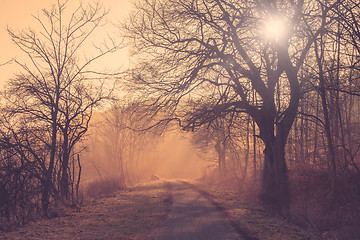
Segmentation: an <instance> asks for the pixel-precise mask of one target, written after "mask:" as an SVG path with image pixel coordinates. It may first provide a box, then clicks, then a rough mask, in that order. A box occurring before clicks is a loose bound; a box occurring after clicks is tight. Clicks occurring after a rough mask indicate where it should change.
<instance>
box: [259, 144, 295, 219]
mask: <svg viewBox="0 0 360 240" xmlns="http://www.w3.org/2000/svg"><path fill="white" fill-rule="evenodd" d="M288 184H289V183H288V169H287V166H286V161H285V144H284V142H282V141H280V142H279V138H274V140H273V141H272V142H267V143H265V150H264V169H263V176H262V192H261V199H262V200H263V201H264V202H265V203H267V204H269V205H270V206H271V207H272V208H275V209H277V210H279V211H281V212H283V213H285V214H287V211H288V207H289V186H288ZM284 211H285V212H284Z"/></svg>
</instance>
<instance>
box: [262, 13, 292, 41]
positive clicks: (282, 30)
mask: <svg viewBox="0 0 360 240" xmlns="http://www.w3.org/2000/svg"><path fill="white" fill-rule="evenodd" d="M264 27H265V29H264V30H265V38H266V39H267V40H269V41H275V42H280V41H282V40H284V38H285V36H286V33H287V27H286V23H285V21H284V19H282V18H280V17H271V18H269V20H268V21H266V22H265V25H264Z"/></svg>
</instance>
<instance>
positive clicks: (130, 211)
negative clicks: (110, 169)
mask: <svg viewBox="0 0 360 240" xmlns="http://www.w3.org/2000/svg"><path fill="white" fill-rule="evenodd" d="M169 186H171V187H169ZM179 224H180V225H179ZM216 234H220V236H218V235H216ZM225 236H226V237H225ZM211 237H213V238H211ZM0 239H34V240H35V239H124V240H127V239H129V240H146V239H148V240H149V239H159V240H160V239H161V240H166V239H187V240H188V239H299V240H300V239H316V237H315V236H313V235H311V234H309V233H307V232H306V231H304V230H302V229H301V228H299V227H296V226H294V225H292V224H289V223H288V222H286V220H284V219H281V218H278V217H276V216H272V215H271V214H269V213H267V212H266V211H265V210H264V209H262V208H261V207H259V206H252V205H249V204H247V203H244V202H241V201H240V200H238V199H237V198H236V195H234V194H232V193H229V192H225V191H217V190H214V189H212V188H209V187H206V186H203V185H200V184H197V183H191V184H190V183H186V182H182V181H180V182H179V181H178V182H175V183H174V182H172V183H165V182H162V181H155V182H152V183H147V184H142V185H138V186H135V187H132V188H130V189H128V190H126V191H121V192H118V193H116V194H114V195H113V196H110V197H107V198H102V199H99V200H96V201H91V202H89V203H88V204H87V205H85V206H84V207H83V208H81V210H80V211H79V212H76V211H75V212H74V211H72V212H68V213H67V214H65V215H62V216H59V217H56V218H51V219H42V220H39V221H36V222H31V223H29V224H28V225H27V226H23V227H20V228H18V229H16V230H15V231H12V232H7V233H4V232H3V233H1V232H0Z"/></svg>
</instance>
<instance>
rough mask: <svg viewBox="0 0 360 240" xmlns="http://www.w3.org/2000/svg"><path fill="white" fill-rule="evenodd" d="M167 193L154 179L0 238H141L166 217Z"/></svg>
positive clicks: (162, 184) (163, 185)
mask: <svg viewBox="0 0 360 240" xmlns="http://www.w3.org/2000/svg"><path fill="white" fill-rule="evenodd" d="M167 200H168V193H167V190H166V187H165V184H164V183H163V182H159V181H156V182H152V183H148V184H142V185H138V186H135V187H133V188H130V189H128V190H125V191H121V192H117V193H116V194H113V196H112V197H107V198H100V199H97V200H92V201H90V202H89V203H88V204H87V205H85V206H84V207H83V208H82V209H81V211H80V212H77V213H74V212H69V213H67V214H66V215H65V216H60V217H57V218H52V219H43V220H40V221H37V222H32V223H30V224H29V225H28V226H26V227H22V228H19V229H17V230H16V231H14V232H9V233H1V232H0V239H142V236H146V234H147V233H148V232H149V231H150V230H151V229H153V228H154V227H155V226H156V225H157V224H159V223H160V222H161V220H162V219H163V218H164V217H165V216H166V214H167V210H168V204H167Z"/></svg>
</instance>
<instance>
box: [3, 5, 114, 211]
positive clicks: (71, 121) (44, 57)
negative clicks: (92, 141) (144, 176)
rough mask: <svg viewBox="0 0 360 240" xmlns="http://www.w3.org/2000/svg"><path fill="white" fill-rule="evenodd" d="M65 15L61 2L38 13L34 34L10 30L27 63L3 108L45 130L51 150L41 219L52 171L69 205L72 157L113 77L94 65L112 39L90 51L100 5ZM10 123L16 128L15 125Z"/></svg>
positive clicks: (12, 82) (100, 15)
mask: <svg viewBox="0 0 360 240" xmlns="http://www.w3.org/2000/svg"><path fill="white" fill-rule="evenodd" d="M66 10H68V9H67V8H66V2H65V3H62V2H61V1H60V0H59V1H57V3H56V4H55V5H54V6H53V7H52V8H51V9H50V10H46V9H44V10H42V14H41V15H39V16H34V19H35V20H36V21H37V23H38V25H39V27H40V28H39V30H38V31H35V30H32V29H30V28H29V29H25V30H22V31H13V30H11V29H10V28H8V32H9V34H10V37H11V39H12V41H13V43H15V44H16V45H17V46H18V47H19V48H20V49H21V50H22V51H23V52H24V53H25V54H26V55H27V57H28V61H27V62H25V61H19V60H15V62H16V63H17V64H18V65H19V66H20V67H21V68H22V69H23V73H20V74H17V75H16V77H15V78H13V79H11V80H10V81H9V83H8V86H7V89H6V91H5V94H4V96H5V98H6V100H7V106H6V108H7V110H8V111H9V112H11V113H12V116H16V115H21V116H23V118H26V119H27V121H29V123H30V122H31V124H33V125H34V126H43V127H44V129H45V132H44V134H42V138H41V141H42V142H43V143H44V144H45V146H46V147H47V148H48V150H49V155H46V156H45V157H44V158H46V159H45V164H44V167H45V171H44V178H43V179H42V188H43V189H42V207H43V210H44V212H45V213H46V212H47V210H48V207H49V201H50V200H49V198H50V194H51V192H52V191H53V189H54V186H53V185H54V182H53V179H54V174H55V167H56V166H59V167H60V168H61V171H60V175H61V176H60V179H61V180H60V193H61V194H60V195H61V196H62V197H63V198H64V200H67V199H68V197H69V172H68V171H69V158H70V154H71V153H72V151H73V149H74V146H75V144H76V143H77V142H78V141H80V140H81V138H82V137H83V135H84V133H85V132H86V131H87V129H88V123H89V120H90V118H91V116H92V111H93V108H94V107H96V106H98V105H99V104H100V103H101V102H102V101H103V100H104V99H109V97H110V93H111V89H109V88H106V87H105V80H106V79H108V78H110V77H111V76H113V75H114V73H104V72H98V71H96V70H94V69H93V67H94V66H93V65H92V63H93V62H95V61H96V60H98V59H100V58H101V57H103V56H105V55H106V54H109V53H111V52H114V51H116V50H117V49H118V48H119V45H118V44H116V43H115V42H114V41H113V40H112V39H107V43H104V44H103V45H102V46H95V45H94V48H92V49H93V50H90V49H91V47H90V48H89V45H88V44H89V43H88V42H89V41H91V37H92V36H93V34H94V32H96V30H98V29H100V28H101V27H102V26H103V25H104V23H105V17H106V15H107V11H106V10H104V8H103V7H102V6H101V4H99V3H98V2H96V3H94V4H89V5H82V4H80V5H79V6H78V8H77V9H75V10H74V11H73V12H67V11H66ZM85 50H86V52H85ZM8 122H11V124H13V125H14V128H16V126H15V125H16V122H14V121H13V120H8ZM30 131H32V130H30ZM34 135H35V137H37V135H36V134H34ZM39 140H40V137H39ZM30 147H31V146H29V148H30ZM60 155H61V157H59V158H57V156H60ZM57 161H59V164H58V163H57Z"/></svg>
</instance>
